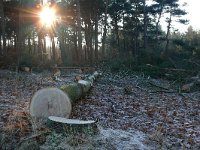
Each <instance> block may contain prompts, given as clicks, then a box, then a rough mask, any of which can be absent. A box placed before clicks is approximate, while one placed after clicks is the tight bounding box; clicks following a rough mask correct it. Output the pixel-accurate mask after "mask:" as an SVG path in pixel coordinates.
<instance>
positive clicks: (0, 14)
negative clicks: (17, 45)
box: [0, 0, 6, 54]
mask: <svg viewBox="0 0 200 150" xmlns="http://www.w3.org/2000/svg"><path fill="white" fill-rule="evenodd" d="M0 17H1V18H0V21H1V32H2V38H3V49H1V54H5V53H6V32H5V28H6V27H5V18H4V6H3V0H0Z"/></svg>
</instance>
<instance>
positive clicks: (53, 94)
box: [30, 72, 99, 118]
mask: <svg viewBox="0 0 200 150" xmlns="http://www.w3.org/2000/svg"><path fill="white" fill-rule="evenodd" d="M98 75H99V73H98V72H94V73H93V74H92V75H91V76H89V77H88V78H86V79H85V80H79V81H78V83H72V84H69V85H64V86H62V87H60V89H58V88H45V89H41V90H39V91H38V92H36V93H35V95H34V96H33V98H32V100H31V104H30V114H31V116H32V117H35V118H47V117H49V116H57V117H65V118H69V116H70V114H71V110H72V104H73V103H74V102H75V101H76V100H77V99H80V98H81V97H83V96H84V95H85V94H86V93H87V92H88V91H89V90H90V88H91V87H92V85H93V82H94V80H95V79H96V78H97V77H98Z"/></svg>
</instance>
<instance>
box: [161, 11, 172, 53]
mask: <svg viewBox="0 0 200 150" xmlns="http://www.w3.org/2000/svg"><path fill="white" fill-rule="evenodd" d="M171 22H172V12H171V11H170V17H169V21H168V26H167V34H166V45H165V50H164V51H163V52H162V54H161V57H167V56H168V50H169V35H170V29H171Z"/></svg>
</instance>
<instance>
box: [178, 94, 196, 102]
mask: <svg viewBox="0 0 200 150" xmlns="http://www.w3.org/2000/svg"><path fill="white" fill-rule="evenodd" d="M179 95H180V96H183V97H184V98H189V99H190V100H192V101H198V100H197V99H195V98H193V97H191V96H189V95H188V94H186V93H179Z"/></svg>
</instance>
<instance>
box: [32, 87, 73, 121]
mask: <svg viewBox="0 0 200 150" xmlns="http://www.w3.org/2000/svg"><path fill="white" fill-rule="evenodd" d="M71 110H72V105H71V101H70V98H69V97H68V96H67V94H65V93H64V92H63V91H61V90H60V89H58V88H45V89H41V90H39V91H38V92H36V93H35V95H34V96H33V98H32V100H31V104H30V114H31V116H32V117H41V118H43V117H45V118H46V117H49V116H51V115H57V116H60V117H69V115H70V113H71Z"/></svg>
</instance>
